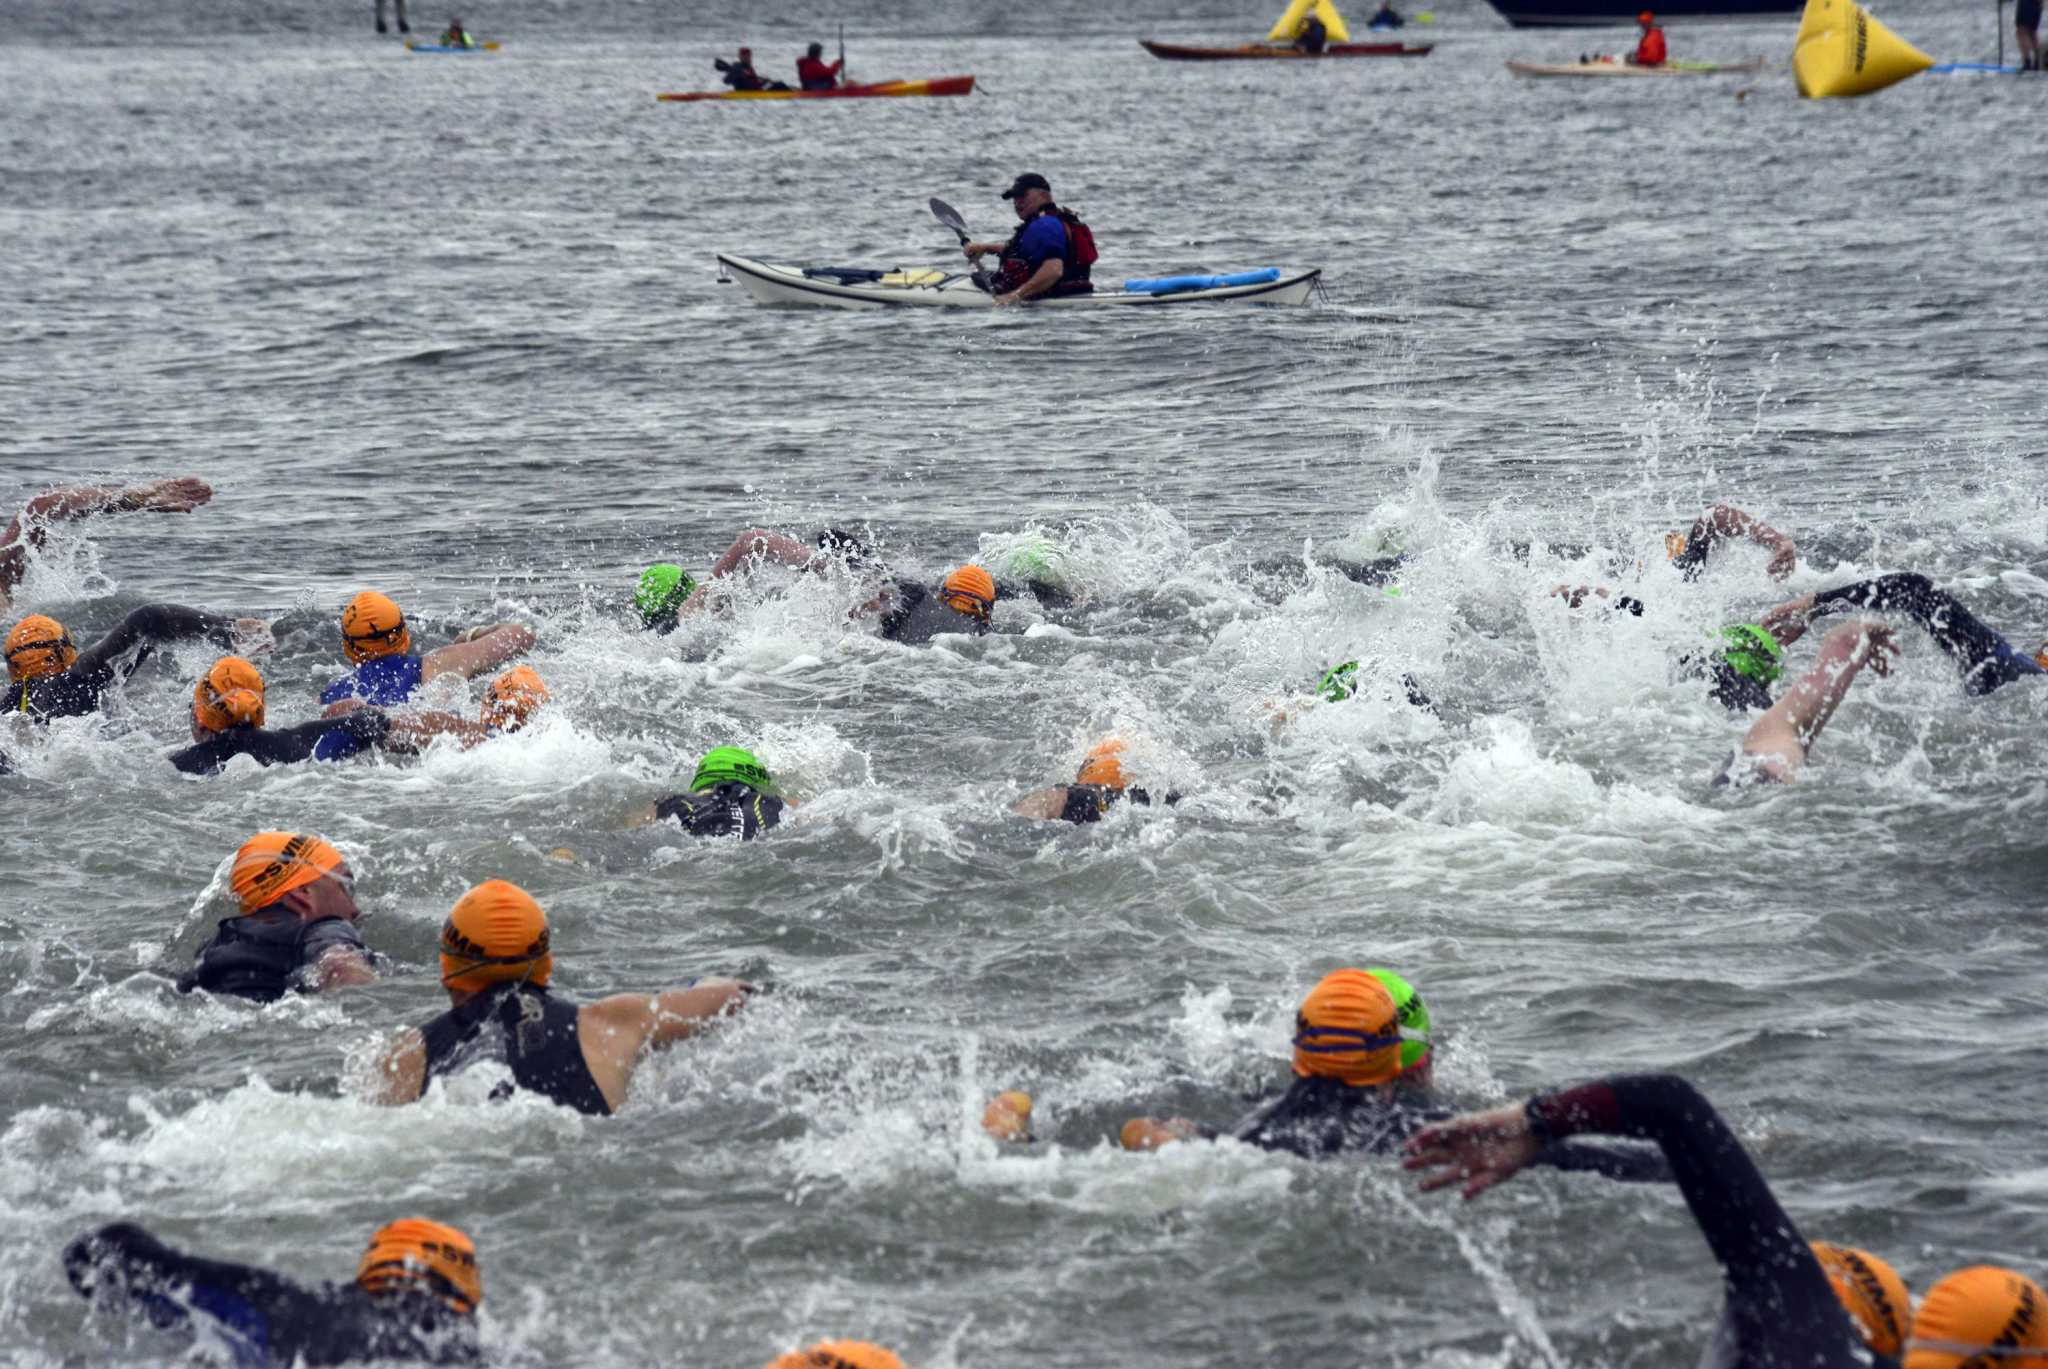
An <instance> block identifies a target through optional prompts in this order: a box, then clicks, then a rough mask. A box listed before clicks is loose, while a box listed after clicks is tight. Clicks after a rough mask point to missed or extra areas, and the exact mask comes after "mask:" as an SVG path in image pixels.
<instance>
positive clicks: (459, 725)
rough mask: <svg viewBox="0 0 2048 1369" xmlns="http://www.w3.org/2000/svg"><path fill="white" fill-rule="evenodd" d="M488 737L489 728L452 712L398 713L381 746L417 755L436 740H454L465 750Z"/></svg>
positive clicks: (392, 717) (394, 716)
mask: <svg viewBox="0 0 2048 1369" xmlns="http://www.w3.org/2000/svg"><path fill="white" fill-rule="evenodd" d="M490 735H491V730H490V728H488V727H486V726H484V725H483V724H482V723H480V722H475V721H472V720H471V719H469V718H463V717H458V716H457V715H455V714H453V713H397V714H393V715H392V716H391V727H390V730H389V731H387V732H385V734H384V736H383V739H382V745H383V746H384V748H385V749H386V750H388V751H408V752H415V753H417V752H420V751H424V750H426V749H427V747H428V746H429V745H431V744H432V742H433V740H434V738H436V737H454V738H455V739H457V740H458V741H460V742H461V743H462V745H463V746H465V747H470V746H475V745H476V744H477V743H478V742H480V741H483V740H484V739H485V738H486V737H489V736H490Z"/></svg>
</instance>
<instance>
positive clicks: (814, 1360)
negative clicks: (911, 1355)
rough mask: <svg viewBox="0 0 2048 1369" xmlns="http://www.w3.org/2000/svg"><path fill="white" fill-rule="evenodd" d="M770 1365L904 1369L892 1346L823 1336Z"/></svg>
mask: <svg viewBox="0 0 2048 1369" xmlns="http://www.w3.org/2000/svg"><path fill="white" fill-rule="evenodd" d="M768 1369H905V1366H904V1363H903V1361H902V1360H901V1359H900V1358H898V1357H897V1355H896V1353H895V1352H894V1351H891V1350H884V1349H883V1348H882V1347H881V1346H879V1345H870V1344H869V1343H868V1342H866V1341H864V1340H821V1341H819V1342H818V1343H817V1344H816V1345H814V1346H812V1347H811V1348H810V1349H808V1350H792V1351H790V1352H789V1353H788V1354H786V1355H777V1356H776V1357H775V1358H774V1359H772V1360H770V1361H769V1362H768Z"/></svg>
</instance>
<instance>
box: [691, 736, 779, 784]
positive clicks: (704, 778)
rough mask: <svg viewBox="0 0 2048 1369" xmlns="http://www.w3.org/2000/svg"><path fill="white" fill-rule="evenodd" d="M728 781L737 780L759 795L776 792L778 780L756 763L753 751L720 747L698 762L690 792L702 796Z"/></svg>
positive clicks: (765, 767) (764, 767) (708, 752)
mask: <svg viewBox="0 0 2048 1369" xmlns="http://www.w3.org/2000/svg"><path fill="white" fill-rule="evenodd" d="M727 780H738V781H739V782H740V783H741V784H744V785H746V786H747V787H748V788H750V789H753V790H755V791H757V792H759V793H763V794H772V793H774V792H775V780H774V777H773V776H771V775H769V773H768V767H767V766H765V765H763V764H761V762H759V761H757V760H755V759H754V753H753V752H751V751H743V750H741V749H740V748H739V747H737V746H720V747H716V748H714V749H712V750H710V751H707V752H705V753H704V759H703V760H701V761H698V762H697V774H696V777H695V778H693V779H692V780H691V781H690V792H691V793H692V794H699V793H702V792H703V791H704V790H706V789H709V788H711V787H713V786H714V785H720V784H724V783H725V782H726V781H727Z"/></svg>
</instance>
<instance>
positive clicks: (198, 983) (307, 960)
mask: <svg viewBox="0 0 2048 1369" xmlns="http://www.w3.org/2000/svg"><path fill="white" fill-rule="evenodd" d="M337 947H340V948H341V949H344V950H349V951H354V952H356V953H357V954H359V955H361V956H362V958H363V959H364V960H370V959H372V958H373V957H372V956H371V954H370V948H369V947H367V946H365V945H364V944H363V938H362V934H361V933H359V932H357V931H356V927H355V924H354V923H353V922H350V921H349V920H348V919H347V918H345V917H323V918H321V919H320V920H319V921H317V922H302V921H300V920H299V915H298V914H297V913H295V912H292V911H291V910H290V909H288V908H259V909H257V910H256V911H255V912H253V913H244V914H243V915H242V916H240V917H229V918H222V919H221V922H220V925H219V927H218V928H216V929H215V931H214V934H213V936H212V938H211V939H210V940H208V941H207V943H206V944H205V945H204V946H201V947H200V948H199V950H198V951H197V952H196V953H194V955H193V957H192V968H191V969H189V970H187V971H185V973H184V974H182V975H180V976H178V992H179V993H191V992H192V991H193V990H194V989H205V990H207V991H208V992H209V993H226V994H235V995H237V996H238V997H241V998H253V999H255V1000H256V1001H257V1002H259V1003H270V1002H274V1001H275V1000H277V999H280V998H283V997H284V996H285V995H286V994H287V993H290V992H291V991H292V990H294V989H300V990H304V989H309V988H312V987H313V985H312V983H311V982H310V980H309V976H310V975H311V974H312V972H313V968H314V967H315V966H316V965H318V964H319V963H320V958H321V957H322V956H324V955H326V954H327V953H328V952H329V951H331V950H334V949H335V948H337Z"/></svg>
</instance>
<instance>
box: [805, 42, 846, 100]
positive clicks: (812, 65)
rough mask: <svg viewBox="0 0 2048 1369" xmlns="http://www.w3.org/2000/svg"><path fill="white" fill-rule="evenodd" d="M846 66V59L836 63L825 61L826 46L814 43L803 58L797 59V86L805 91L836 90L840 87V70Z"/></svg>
mask: <svg viewBox="0 0 2048 1369" xmlns="http://www.w3.org/2000/svg"><path fill="white" fill-rule="evenodd" d="M845 64H846V59H845V58H844V57H842V58H840V59H839V60H838V61H836V62H828V61H826V60H825V45H824V44H823V43H813V44H811V46H810V49H809V50H808V51H806V52H805V53H804V55H803V56H801V57H799V58H797V59H796V79H797V84H799V85H801V86H802V87H803V88H804V89H805V90H836V89H838V87H839V68H840V67H842V66H844V65H845Z"/></svg>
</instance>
